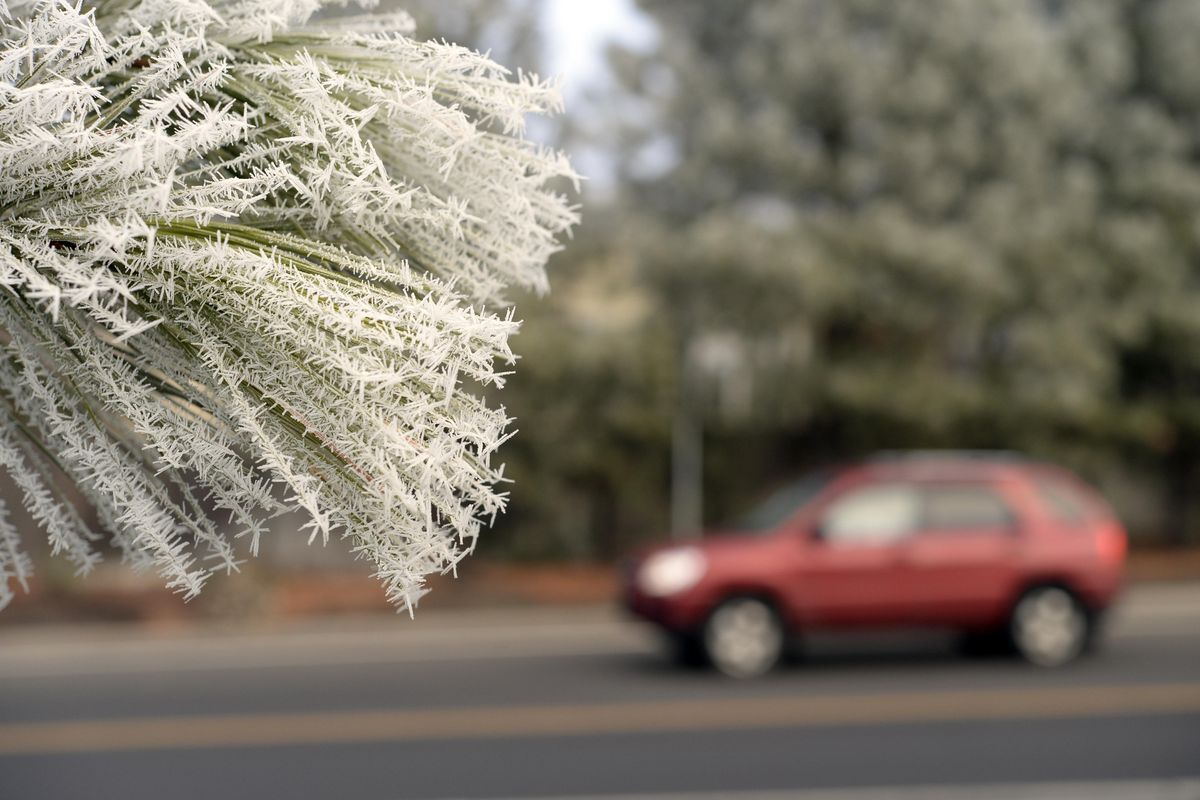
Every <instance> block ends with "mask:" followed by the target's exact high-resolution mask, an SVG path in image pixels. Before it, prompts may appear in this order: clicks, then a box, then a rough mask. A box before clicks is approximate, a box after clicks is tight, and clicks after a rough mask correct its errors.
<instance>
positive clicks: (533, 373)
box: [485, 0, 1200, 556]
mask: <svg viewBox="0 0 1200 800" xmlns="http://www.w3.org/2000/svg"><path fill="white" fill-rule="evenodd" d="M641 8H642V11H643V12H644V13H645V14H647V15H648V16H649V17H650V18H651V19H652V20H653V21H654V22H655V23H656V24H657V26H658V28H659V30H660V33H661V35H660V41H659V44H658V45H657V46H656V47H655V48H653V49H652V50H651V51H649V52H636V51H629V50H621V49H613V50H612V52H611V53H610V63H611V65H612V67H613V70H614V72H615V74H616V75H617V77H618V79H619V83H618V84H617V85H616V86H614V87H613V88H612V89H611V91H610V92H609V93H608V94H607V95H606V96H604V97H602V98H600V99H599V102H597V100H596V99H595V98H593V102H592V103H591V104H590V109H591V113H592V114H593V115H598V118H597V119H595V120H593V121H592V122H593V123H594V124H592V125H590V126H589V125H577V126H576V127H577V129H578V130H584V131H589V130H590V131H591V132H592V136H593V137H594V138H593V140H592V141H590V142H585V143H584V144H585V145H586V146H589V147H594V148H600V149H603V148H607V149H608V151H609V152H610V153H611V158H612V162H613V165H614V168H615V169H616V170H617V173H618V177H619V179H618V180H617V182H616V189H615V192H614V193H613V194H612V195H611V196H610V197H608V198H603V199H602V200H601V201H595V202H591V201H589V202H588V204H587V207H586V208H585V217H584V226H583V230H582V232H581V239H580V241H578V242H577V243H575V244H574V245H573V246H572V247H571V248H570V249H569V250H568V251H567V252H566V253H565V254H562V256H561V257H560V258H559V259H558V262H557V266H556V267H555V268H554V271H553V273H552V274H553V283H554V293H553V294H552V296H551V297H550V298H549V299H548V300H546V301H544V302H541V303H533V302H521V303H520V304H519V310H520V314H521V316H523V317H524V318H525V319H526V323H525V326H524V328H523V331H522V334H521V335H520V336H519V337H518V340H517V342H516V346H517V349H518V350H519V351H520V352H521V353H522V354H523V355H524V356H526V358H525V360H523V361H522V362H521V363H520V364H519V366H518V372H517V374H516V376H514V378H513V379H512V381H511V385H510V388H509V390H508V391H506V392H505V402H507V403H508V405H509V410H510V411H511V412H512V413H513V414H514V415H515V416H516V417H518V418H519V424H518V427H519V428H521V431H520V433H519V434H518V436H517V437H516V439H515V440H514V441H513V442H512V443H511V444H510V445H508V447H507V451H506V455H507V461H508V462H509V465H510V472H509V474H510V476H511V477H513V478H515V479H516V481H517V489H516V491H515V493H514V498H513V504H512V509H511V512H510V513H509V514H508V515H507V516H506V517H505V518H504V519H503V520H502V521H501V522H500V523H499V526H498V527H500V528H501V529H502V530H501V531H500V532H498V533H497V534H494V535H493V536H491V537H486V538H485V541H486V542H487V544H485V546H490V547H501V548H505V549H507V550H509V551H510V552H513V553H518V554H524V555H550V554H563V553H566V554H574V555H578V556H592V555H601V556H603V555H610V554H613V553H615V552H619V551H620V550H622V549H623V548H625V547H627V546H628V545H629V544H630V543H631V542H632V541H633V540H635V539H637V538H640V537H643V536H657V535H662V534H663V533H664V532H665V529H666V515H667V505H668V487H669V482H668V472H669V456H670V430H671V417H672V414H673V413H675V411H676V409H677V408H678V407H679V405H680V403H681V402H682V403H683V404H684V405H685V406H686V407H688V408H691V409H692V410H694V411H695V412H696V413H699V414H702V415H703V418H704V420H705V430H706V450H707V454H706V462H705V470H706V479H705V488H706V511H707V516H708V517H709V519H710V520H716V519H720V518H722V517H726V516H728V515H729V514H731V513H734V512H736V511H738V510H739V509H740V508H742V507H744V506H745V505H746V504H747V503H748V502H749V501H751V500H752V499H753V498H754V497H756V496H758V495H760V494H762V493H763V492H764V491H765V490H766V489H767V488H769V485H770V484H771V483H772V482H775V481H778V480H779V479H781V478H783V477H785V476H786V475H788V474H789V473H792V472H794V471H797V470H799V469H801V468H803V467H804V466H805V465H807V464H810V463H814V462H822V461H828V460H832V459H838V458H844V457H850V456H854V455H857V454H860V453H864V452H869V451H871V450H874V449H879V448H895V447H1005V448H1016V449H1021V450H1025V451H1027V452H1031V453H1034V454H1036V455H1039V456H1044V457H1048V458H1051V459H1053V460H1057V461H1060V462H1063V463H1066V464H1068V465H1070V466H1073V467H1075V468H1077V469H1079V470H1081V471H1082V472H1083V473H1084V474H1085V475H1087V476H1088V477H1091V478H1092V479H1094V480H1098V481H1100V482H1102V483H1104V482H1106V481H1112V480H1113V476H1117V477H1118V478H1119V477H1120V476H1121V475H1136V476H1137V477H1138V479H1139V480H1142V481H1146V480H1147V479H1149V481H1150V484H1151V485H1152V486H1153V487H1154V489H1155V490H1156V491H1158V492H1159V497H1160V498H1161V503H1160V504H1159V505H1161V507H1162V508H1163V509H1165V512H1164V513H1161V514H1158V513H1157V509H1151V513H1148V514H1142V516H1141V517H1140V518H1139V519H1140V524H1141V526H1142V527H1144V528H1153V529H1154V530H1150V531H1148V532H1150V533H1162V534H1165V535H1167V536H1170V537H1174V538H1176V539H1183V538H1187V537H1194V535H1195V533H1196V528H1197V527H1198V525H1197V521H1198V519H1200V518H1197V517H1196V515H1195V506H1196V499H1195V497H1194V496H1195V495H1197V494H1200V492H1197V491H1196V490H1197V488H1200V482H1198V478H1200V474H1198V464H1200V391H1198V390H1200V261H1198V257H1200V48H1198V47H1196V43H1197V42H1200V4H1198V3H1195V2H1192V1H1191V0H1144V1H1140V2H1139V1H1138V0H1074V1H1072V0H1058V1H1057V2H1056V1H1054V0H928V1H927V0H837V1H836V2H833V1H830V0H760V1H759V2H754V3H727V2H721V0H703V1H701V0H654V1H651V0H645V1H644V2H642V3H641ZM572 110H573V109H568V112H571V111H572ZM576 135H580V134H578V132H577V133H576ZM570 144H571V143H570V142H568V143H567V146H568V147H570ZM684 362H686V363H687V364H689V365H690V367H689V369H690V370H691V371H690V372H688V374H689V375H691V376H692V377H691V378H689V379H688V383H687V387H686V391H681V388H680V383H681V378H680V376H681V374H684V373H685V370H684V369H683V368H682V367H681V364H682V363H684ZM681 395H682V400H681ZM1118 504H1119V503H1118ZM1152 505H1153V504H1152ZM1133 521H1134V522H1135V525H1136V524H1139V520H1138V519H1135V520H1133Z"/></svg>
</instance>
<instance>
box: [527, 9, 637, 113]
mask: <svg viewBox="0 0 1200 800" xmlns="http://www.w3.org/2000/svg"><path fill="white" fill-rule="evenodd" d="M544 13H545V16H544V17H543V25H545V28H546V31H547V33H548V34H549V36H548V37H547V39H548V41H549V48H548V52H547V59H548V66H549V69H548V70H547V72H549V73H550V74H553V75H558V76H561V77H562V78H563V81H564V86H563V91H564V92H565V94H566V97H567V99H568V101H569V100H570V99H571V98H572V97H578V96H580V95H581V94H582V92H583V91H584V89H585V88H586V87H588V86H591V85H594V84H595V83H596V82H597V81H603V80H604V79H605V75H606V73H607V70H606V69H605V66H604V46H605V45H606V44H607V43H608V42H610V41H617V42H621V43H622V44H626V45H629V46H630V47H634V48H644V47H650V46H652V45H653V44H654V42H655V40H656V38H657V31H656V29H655V27H654V25H653V23H651V22H650V21H649V20H648V19H647V18H646V17H645V16H644V15H643V14H642V13H641V12H640V11H639V10H638V9H637V7H636V6H635V5H634V3H633V0H546V10H545V12H544Z"/></svg>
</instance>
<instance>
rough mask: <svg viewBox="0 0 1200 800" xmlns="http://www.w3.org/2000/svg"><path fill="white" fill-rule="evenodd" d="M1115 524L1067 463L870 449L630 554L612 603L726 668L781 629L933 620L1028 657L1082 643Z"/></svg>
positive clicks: (1104, 598) (1098, 598)
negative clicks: (868, 454)
mask: <svg viewBox="0 0 1200 800" xmlns="http://www.w3.org/2000/svg"><path fill="white" fill-rule="evenodd" d="M1125 549H1126V534H1125V530H1124V529H1123V528H1122V526H1121V524H1120V522H1118V521H1117V519H1116V517H1115V516H1114V515H1113V513H1112V511H1111V509H1110V508H1109V507H1108V505H1107V504H1106V503H1105V502H1104V501H1103V500H1102V499H1101V498H1100V497H1099V495H1097V494H1096V492H1094V491H1093V490H1092V489H1090V488H1089V487H1088V486H1087V485H1086V484H1084V483H1083V482H1082V481H1081V480H1079V479H1078V478H1077V477H1075V476H1074V475H1072V474H1071V473H1069V472H1067V471H1065V470H1062V469H1059V468H1056V467H1052V466H1049V465H1046V464H1040V463H1036V462H1033V461H1028V460H1025V459H1022V458H1020V457H1015V456H1007V455H999V454H972V453H935V454H928V453H926V454H920V453H915V454H902V455H896V456H881V457H878V458H875V459H873V460H870V461H867V462H864V463H861V464H856V465H853V466H850V467H846V468H842V469H839V470H833V471H830V472H828V473H823V474H818V475H813V476H810V477H808V478H806V479H804V480H801V481H799V482H797V483H795V484H792V485H790V486H787V487H785V488H784V489H782V490H780V491H779V492H777V493H776V494H775V495H773V496H772V497H771V498H769V499H768V500H767V502H766V503H764V504H763V505H762V506H761V507H760V508H759V509H758V511H757V512H756V513H755V514H754V515H753V516H752V517H751V518H750V519H749V520H748V524H747V525H745V526H744V528H743V529H741V530H738V531H733V532H729V533H725V534H723V535H711V536H705V537H704V538H702V539H699V540H696V541H694V542H689V543H686V544H683V543H680V544H673V545H666V546H660V547H657V548H654V549H651V550H649V551H647V552H644V553H643V554H642V555H641V556H640V557H639V558H637V559H636V560H635V561H634V563H633V564H632V565H631V568H630V569H629V571H628V573H627V582H626V587H625V596H626V604H627V605H628V607H629V608H630V609H631V610H632V611H633V613H634V614H636V615H638V616H640V617H642V618H644V619H647V620H650V621H651V622H654V623H655V624H657V625H658V626H659V627H661V628H662V629H664V630H665V631H667V632H668V633H669V634H670V635H671V636H672V638H673V639H674V640H675V642H676V644H677V645H679V646H680V647H682V648H685V649H691V650H693V651H695V652H699V653H701V654H702V655H704V656H706V657H707V659H708V660H709V661H711V663H712V664H713V665H715V666H716V667H717V668H718V669H720V670H721V671H723V672H725V673H727V674H730V675H734V676H739V677H746V676H751V675H757V674H760V673H762V672H765V671H767V670H768V669H770V668H771V667H772V666H773V665H774V664H775V662H776V661H777V660H778V659H779V657H780V655H781V654H782V653H783V651H784V648H785V645H786V642H787V638H788V636H789V635H793V634H797V633H799V632H801V631H805V630H812V629H817V628H822V629H830V628H853V627H876V628H877V627H900V626H904V627H911V626H936V627H947V628H954V629H958V630H961V631H962V632H963V633H964V634H965V636H966V641H968V642H971V643H976V644H982V643H992V644H995V643H1000V644H1003V645H1005V646H1007V647H1009V648H1012V649H1015V651H1016V652H1018V653H1019V654H1021V655H1022V656H1024V657H1025V658H1026V659H1028V660H1029V661H1031V662H1033V663H1035V664H1039V665H1043V666H1057V665H1060V664H1065V663H1066V662H1068V661H1071V660H1072V659H1074V658H1075V657H1076V656H1078V655H1079V654H1080V653H1081V652H1083V650H1084V649H1085V647H1086V646H1087V645H1088V643H1089V641H1090V639H1091V637H1092V634H1093V632H1094V630H1095V628H1096V624H1097V621H1098V618H1099V616H1100V614H1101V612H1103V611H1104V610H1105V609H1106V608H1107V607H1108V606H1109V604H1110V603H1112V601H1113V598H1114V597H1115V596H1116V594H1117V592H1118V589H1119V587H1120V583H1121V574H1122V570H1123V566H1124V561H1125Z"/></svg>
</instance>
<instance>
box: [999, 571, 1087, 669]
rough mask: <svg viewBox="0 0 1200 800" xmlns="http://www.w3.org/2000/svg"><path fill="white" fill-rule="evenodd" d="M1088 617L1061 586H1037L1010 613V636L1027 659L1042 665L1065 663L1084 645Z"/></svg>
mask: <svg viewBox="0 0 1200 800" xmlns="http://www.w3.org/2000/svg"><path fill="white" fill-rule="evenodd" d="M1086 633H1087V620H1086V619H1085V618H1084V614H1083V610H1082V609H1081V608H1080V607H1079V604H1078V603H1077V602H1076V601H1075V598H1073V597H1072V596H1071V595H1070V594H1068V593H1067V592H1066V591H1064V590H1062V589H1057V588H1048V589H1039V590H1037V591H1034V592H1031V593H1029V594H1028V595H1026V596H1025V597H1024V598H1023V599H1022V600H1021V602H1020V603H1019V604H1018V605H1017V608H1016V612H1015V613H1014V615H1013V638H1014V640H1015V641H1016V644H1017V647H1018V648H1019V649H1020V651H1021V654H1022V655H1024V656H1025V658H1026V659H1028V660H1029V661H1031V662H1033V663H1034V664H1039V665H1042V666H1058V665H1059V664H1065V663H1066V662H1068V661H1070V660H1071V659H1073V658H1075V656H1077V655H1079V652H1080V651H1081V650H1082V649H1083V641H1084V638H1085V636H1086Z"/></svg>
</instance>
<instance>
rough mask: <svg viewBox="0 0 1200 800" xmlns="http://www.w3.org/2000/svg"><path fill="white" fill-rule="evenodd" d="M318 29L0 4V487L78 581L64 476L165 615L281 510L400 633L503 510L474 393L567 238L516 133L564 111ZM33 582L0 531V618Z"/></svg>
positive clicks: (263, 15) (76, 534)
mask: <svg viewBox="0 0 1200 800" xmlns="http://www.w3.org/2000/svg"><path fill="white" fill-rule="evenodd" d="M319 6H320V3H318V2H304V0H209V1H208V2H205V0H108V1H107V2H100V3H95V4H83V5H77V4H70V3H66V2H61V1H60V2H40V3H23V2H8V3H6V2H5V0H0V284H2V285H3V287H4V289H5V290H6V291H3V292H0V346H3V348H4V356H5V357H4V358H3V359H0V397H2V400H3V402H2V403H0V466H2V467H3V469H4V471H5V472H7V473H8V474H9V475H10V476H11V478H12V479H13V480H14V482H15V483H16V485H17V487H18V489H19V490H20V492H21V496H22V498H23V500H24V503H25V505H26V506H27V508H28V509H29V511H30V512H31V514H32V516H33V518H34V520H35V521H36V522H37V523H38V525H40V526H41V527H42V528H43V529H44V531H45V533H46V535H47V536H48V537H49V540H50V543H51V547H52V549H53V550H54V551H55V552H57V553H61V554H62V555H64V556H65V557H66V558H68V559H70V560H71V561H72V563H74V565H75V566H76V567H77V569H78V570H79V571H80V572H86V571H87V570H89V569H90V568H91V567H92V566H93V565H94V564H95V563H96V561H97V559H98V554H97V552H96V549H95V547H94V544H95V541H96V539H97V534H96V533H94V532H92V531H91V530H89V528H88V527H87V526H86V525H85V524H84V523H83V522H82V521H81V519H80V517H79V515H78V513H77V512H76V510H75V508H74V507H73V506H72V505H71V504H70V503H66V502H63V500H62V498H60V497H59V496H58V495H57V492H58V491H59V485H60V483H61V481H60V480H59V479H58V478H57V476H59V475H61V474H65V475H66V476H67V477H68V478H69V479H70V480H71V481H73V482H74V483H75V485H77V486H78V487H79V489H80V491H81V492H82V493H83V495H84V496H85V497H86V498H87V500H88V501H89V502H90V503H91V504H92V505H93V506H94V507H95V509H96V511H97V514H98V516H99V518H100V520H102V521H103V523H104V524H105V526H106V527H107V528H108V529H109V532H110V533H111V536H112V541H113V544H114V545H115V546H116V547H117V548H118V549H119V550H120V551H121V552H122V553H123V554H124V556H125V557H126V558H127V559H128V560H130V561H131V562H133V563H135V564H139V565H152V566H153V567H155V568H156V569H157V570H158V571H159V572H160V573H161V574H162V576H163V578H164V579H165V581H166V582H167V584H168V585H169V586H170V587H172V588H174V589H176V590H178V591H180V592H181V593H183V594H184V595H185V596H188V597H191V596H193V595H195V594H196V593H197V592H199V591H200V589H201V587H202V585H203V584H204V582H205V580H206V578H207V577H208V576H209V575H210V574H212V572H213V571H214V570H217V569H226V570H228V569H234V568H235V567H236V565H237V555H236V553H237V552H238V549H237V548H235V546H234V539H235V538H237V537H245V538H246V540H247V541H248V542H249V547H248V549H249V550H250V551H251V552H255V551H256V550H257V547H258V542H259V538H260V537H261V536H262V535H263V534H264V532H265V531H266V530H267V525H268V523H269V522H270V521H271V519H272V518H273V517H275V516H276V515H279V514H281V513H283V512H287V511H290V510H293V509H302V510H303V511H304V512H306V515H307V519H308V522H307V524H306V526H305V529H304V531H303V533H304V534H305V535H307V536H308V537H309V538H310V539H318V540H321V541H325V540H328V539H329V538H330V537H331V536H336V537H343V538H346V539H347V540H349V541H350V542H351V543H352V546H353V548H354V549H355V551H356V552H357V553H360V554H362V555H363V556H365V557H367V558H370V559H371V560H372V561H373V563H374V565H375V566H376V568H377V574H378V576H379V577H380V578H381V579H382V580H383V582H384V584H385V586H386V589H387V592H388V595H389V597H390V598H391V600H392V601H393V602H395V603H396V604H397V605H398V606H400V607H411V605H412V604H413V603H415V602H416V600H417V598H418V597H419V596H420V594H421V593H422V591H423V590H424V585H425V579H426V577H427V576H428V575H430V574H431V573H436V572H445V571H447V570H451V569H453V567H454V565H455V564H456V563H457V562H458V560H459V559H460V558H461V557H462V556H463V555H464V554H465V553H467V552H469V551H470V549H471V548H472V546H473V544H474V542H475V539H476V536H477V535H478V533H479V530H480V526H481V525H482V524H484V523H486V522H487V521H488V520H490V519H492V518H493V517H494V515H495V514H496V513H497V512H499V511H501V510H502V509H503V507H504V502H505V495H504V494H503V493H502V492H500V491H498V484H499V481H500V477H501V476H500V471H499V469H498V468H497V467H496V466H494V465H493V464H492V459H491V457H492V453H493V451H494V450H495V448H496V447H497V445H498V444H499V443H500V442H501V441H502V440H503V439H504V437H505V430H506V427H507V424H508V420H507V419H506V416H505V414H504V411H503V409H498V408H491V407H489V406H488V405H486V404H485V403H484V402H483V401H482V400H481V399H480V397H479V391H480V389H481V388H482V387H485V386H487V385H499V384H501V383H502V375H503V369H504V368H505V367H506V366H507V365H508V364H509V363H510V362H511V361H512V354H511V352H510V350H509V348H508V337H509V336H510V335H511V334H512V333H513V331H514V329H515V326H516V323H515V322H514V321H513V319H512V316H511V314H510V313H508V312H507V311H505V310H504V303H505V298H504V292H505V290H506V289H507V288H508V287H511V286H514V285H516V286H522V287H527V288H533V289H536V290H542V289H544V288H545V286H546V277H545V272H544V265H545V262H546V259H547V257H548V256H549V255H550V254H551V253H552V252H553V251H554V250H555V249H557V248H558V246H559V243H558V240H559V239H560V238H561V234H564V233H566V232H567V231H568V230H569V229H570V227H571V226H572V225H573V224H574V222H575V211H574V209H573V208H572V207H571V205H570V204H569V202H568V200H567V199H566V198H565V197H564V196H562V195H561V194H559V193H557V192H556V191H554V182H555V180H556V179H559V178H562V177H567V178H573V177H574V176H573V174H572V172H571V168H570V165H569V164H568V163H567V162H566V160H565V159H564V158H563V156H562V155H561V154H559V153H557V152H554V151H551V150H547V149H545V148H542V147H539V146H537V145H535V144H533V143H531V142H529V141H527V140H526V139H524V138H523V135H522V131H523V123H524V120H525V116H526V115H527V114H529V113H554V112H557V111H558V110H559V95H558V92H557V90H556V87H555V86H554V85H553V84H549V83H545V82H542V81H539V80H538V79H536V78H534V77H532V76H528V75H518V76H515V77H514V76H510V75H509V74H508V73H507V71H506V70H505V69H504V68H502V67H500V66H499V65H497V64H495V63H493V62H491V61H489V60H488V59H487V58H486V57H484V56H481V55H479V54H477V53H474V52H471V51H468V50H465V49H462V48H459V47H456V46H453V45H449V44H444V43H435V42H424V41H419V40H417V39H414V38H412V24H411V20H410V19H409V18H408V17H407V16H406V15H398V14H393V15H377V16H372V17H365V18H364V19H362V20H360V21H359V22H357V23H356V22H354V21H353V19H352V18H351V19H350V20H347V19H342V20H339V21H336V22H335V23H334V24H330V25H328V26H325V27H323V28H322V27H318V26H310V24H309V23H310V18H311V16H312V15H313V14H314V12H315V11H317V10H318V7H319ZM385 23H386V24H389V25H390V26H392V27H391V29H390V30H387V31H386V32H384V31H383V30H381V28H380V26H381V25H383V24H385ZM214 511H216V512H220V513H219V514H216V515H214V513H213V512H214ZM30 571H31V567H30V562H29V559H28V558H27V557H26V556H25V555H24V554H23V553H22V551H21V549H20V543H19V542H18V538H17V532H16V530H15V527H14V526H13V524H12V523H11V522H10V521H9V520H8V515H7V513H6V512H5V510H4V509H3V507H0V606H2V605H4V604H5V603H6V602H7V601H8V600H9V599H10V598H11V597H12V592H13V587H14V585H24V584H25V583H26V581H27V580H28V576H29V574H30Z"/></svg>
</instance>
